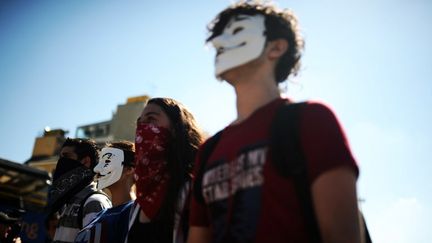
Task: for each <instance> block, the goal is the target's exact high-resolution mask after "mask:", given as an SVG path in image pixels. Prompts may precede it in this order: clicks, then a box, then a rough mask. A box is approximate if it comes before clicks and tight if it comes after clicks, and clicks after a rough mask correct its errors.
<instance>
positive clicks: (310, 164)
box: [188, 1, 360, 243]
mask: <svg viewBox="0 0 432 243" xmlns="http://www.w3.org/2000/svg"><path fill="white" fill-rule="evenodd" d="M209 32H210V37H209V38H208V39H207V41H208V42H211V44H213V46H214V48H215V50H216V58H215V74H216V78H217V79H219V80H225V81H227V82H228V83H229V84H230V85H232V86H233V87H234V89H235V93H236V99H237V102H236V108H237V119H236V120H235V121H233V122H232V123H231V124H230V125H228V126H227V127H226V128H225V129H223V130H222V131H221V132H220V133H218V135H217V136H215V137H213V138H210V139H209V140H208V141H207V142H206V143H205V144H204V145H203V146H202V147H201V148H200V151H199V152H198V156H197V163H195V175H194V179H195V181H194V183H193V186H194V188H195V190H196V191H194V193H193V197H192V201H191V216H190V231H189V241H188V242H189V243H198V242H199V243H203V242H231V243H232V242H320V241H321V240H322V242H359V240H360V233H359V232H360V227H359V219H358V209H357V197H356V179H357V176H358V167H357V165H356V162H355V160H354V158H353V156H352V154H351V152H350V149H349V146H348V144H347V142H346V138H345V135H344V132H343V130H342V129H341V127H340V125H339V122H338V120H337V119H336V117H335V115H334V114H333V112H332V111H331V109H329V108H328V106H326V105H324V104H322V103H319V102H306V103H305V104H304V105H303V106H301V109H300V108H299V109H300V110H299V121H298V123H299V126H298V127H297V128H298V129H296V130H298V131H296V133H298V136H299V137H300V139H299V141H298V142H299V143H301V144H300V147H301V149H302V152H303V153H304V155H305V158H306V161H305V163H306V168H307V174H308V175H307V176H305V177H304V180H306V181H308V188H310V191H311V197H312V200H313V205H314V208H313V210H314V212H315V215H316V222H317V224H318V226H317V227H318V231H319V235H317V239H315V240H317V241H315V240H314V239H312V237H311V234H309V229H308V226H307V224H306V217H305V216H304V214H303V212H304V211H303V209H302V206H303V205H301V204H302V202H301V200H300V198H299V197H298V194H297V192H296V187H295V185H294V182H293V179H292V178H289V177H283V176H281V171H278V170H277V169H276V168H278V169H279V168H280V166H279V164H277V163H276V162H279V160H272V156H269V155H271V149H270V145H269V144H270V142H271V140H270V139H271V137H270V132H271V128H272V122H273V119H274V117H275V115H276V114H277V112H278V111H279V108H281V107H283V106H290V105H292V103H293V102H292V101H291V100H289V99H286V98H282V97H281V94H280V91H279V87H278V84H279V83H281V82H283V81H285V80H286V79H287V78H288V76H289V75H295V74H296V73H297V71H298V69H299V67H300V57H301V54H302V49H303V40H302V38H301V36H300V34H299V30H298V26H297V20H296V17H295V15H294V14H293V13H292V12H291V11H289V10H285V9H279V8H277V7H275V6H273V5H271V4H260V3H256V2H246V3H245V2H244V1H242V2H240V3H238V4H235V5H233V6H230V7H228V8H227V9H225V10H224V11H222V12H221V13H219V15H218V16H217V17H216V18H215V20H214V21H213V22H212V23H211V25H209ZM291 107H292V106H291ZM296 107H297V106H296ZM289 135H290V134H286V137H284V138H283V139H286V140H288V141H290V140H293V138H290V137H289ZM216 138H217V139H219V140H217V139H216ZM214 141H217V142H216V143H215V142H214ZM208 144H212V145H214V144H216V145H215V146H212V148H213V150H212V151H210V152H209V151H208V150H206V148H208V147H207V146H208ZM204 153H206V156H203V154H204ZM204 157H206V158H204ZM201 159H203V160H201ZM204 160H205V161H204ZM282 162H283V164H285V163H290V160H289V158H288V159H286V160H283V161H282ZM284 168H286V166H285V167H284ZM288 173H289V172H288ZM283 174H286V173H285V172H284V173H283ZM318 238H321V240H319V239H318Z"/></svg>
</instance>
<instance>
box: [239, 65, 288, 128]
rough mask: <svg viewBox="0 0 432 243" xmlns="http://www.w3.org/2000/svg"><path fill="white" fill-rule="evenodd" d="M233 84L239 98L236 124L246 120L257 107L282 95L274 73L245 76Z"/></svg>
mask: <svg viewBox="0 0 432 243" xmlns="http://www.w3.org/2000/svg"><path fill="white" fill-rule="evenodd" d="M233 86H234V89H235V92H236V98H237V99H236V105H237V119H236V120H235V121H234V124H237V123H240V122H242V121H244V120H245V119H247V118H248V117H249V116H250V115H251V114H252V113H253V112H255V111H256V110H257V109H259V108H260V107H262V106H264V105H266V104H268V103H269V102H271V101H273V100H275V99H276V98H279V97H280V92H279V88H278V86H277V84H276V82H275V80H274V78H273V74H272V73H270V74H268V75H261V76H260V75H252V76H243V77H242V80H238V81H237V82H235V84H233Z"/></svg>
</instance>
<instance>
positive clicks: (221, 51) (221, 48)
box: [216, 42, 246, 56]
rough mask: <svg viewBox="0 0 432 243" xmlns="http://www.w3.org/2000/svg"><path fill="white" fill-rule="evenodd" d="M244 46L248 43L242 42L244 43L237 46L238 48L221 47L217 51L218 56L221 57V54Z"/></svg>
mask: <svg viewBox="0 0 432 243" xmlns="http://www.w3.org/2000/svg"><path fill="white" fill-rule="evenodd" d="M244 45H246V42H242V43H240V44H238V45H236V46H230V47H223V46H222V47H219V48H218V49H217V50H216V56H219V55H220V54H222V53H224V52H226V51H229V50H232V49H236V48H239V47H242V46H244Z"/></svg>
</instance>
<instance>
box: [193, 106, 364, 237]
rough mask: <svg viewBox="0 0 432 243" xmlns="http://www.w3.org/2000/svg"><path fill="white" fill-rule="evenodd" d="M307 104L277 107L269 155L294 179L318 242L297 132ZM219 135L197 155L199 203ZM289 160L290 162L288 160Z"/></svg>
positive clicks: (282, 172) (195, 190)
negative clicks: (207, 165) (204, 175)
mask: <svg viewBox="0 0 432 243" xmlns="http://www.w3.org/2000/svg"><path fill="white" fill-rule="evenodd" d="M306 105H307V103H306V102H301V103H285V104H283V105H281V106H280V107H279V108H278V110H277V111H276V114H275V117H274V119H273V121H272V125H271V128H270V141H269V151H270V153H269V156H271V161H272V163H273V166H274V167H275V169H276V171H277V172H278V173H279V175H280V176H282V177H284V178H288V177H292V178H293V181H294V186H295V190H296V193H297V196H298V198H299V200H300V204H301V205H302V207H303V212H304V215H305V218H306V227H307V230H308V231H309V235H310V236H311V241H312V242H321V235H320V232H319V227H318V222H317V220H316V215H315V210H314V207H313V202H312V194H311V191H310V184H309V181H308V179H307V168H306V162H305V161H306V159H305V155H304V154H303V152H302V149H301V144H300V134H299V133H298V131H299V129H298V128H299V125H300V124H299V122H300V119H299V117H300V116H299V113H300V110H301V109H302V108H303V107H305V106H306ZM221 134H222V131H219V132H218V133H216V134H215V135H214V136H213V137H211V138H210V139H209V140H208V141H207V142H206V143H205V144H204V145H203V146H202V148H201V151H202V152H201V157H200V158H199V159H200V167H199V168H198V171H197V172H198V173H197V178H196V181H197V182H199V183H195V184H194V186H193V193H194V196H195V198H196V200H197V201H198V202H200V203H204V202H205V201H204V197H203V195H202V185H201V181H202V177H203V173H204V170H205V165H206V162H207V161H208V159H209V157H210V155H211V153H212V151H213V149H214V148H215V147H216V145H217V143H218V141H219V139H220V136H221ZM287 134H289V135H287ZM287 138H290V139H287ZM288 160H289V161H290V162H291V163H287V161H288ZM359 215H360V218H361V220H362V224H363V228H364V229H363V232H362V237H363V238H364V240H365V242H366V243H371V242H372V240H371V238H370V235H369V231H368V229H367V226H366V222H365V220H364V217H363V214H362V213H361V212H359Z"/></svg>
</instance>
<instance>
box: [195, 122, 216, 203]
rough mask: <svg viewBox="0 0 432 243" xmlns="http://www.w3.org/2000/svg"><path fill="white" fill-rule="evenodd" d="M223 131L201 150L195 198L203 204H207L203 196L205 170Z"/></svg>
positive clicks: (207, 142)
mask: <svg viewBox="0 0 432 243" xmlns="http://www.w3.org/2000/svg"><path fill="white" fill-rule="evenodd" d="M221 134H222V131H219V132H218V133H216V134H215V135H213V137H211V138H209V139H208V140H207V141H206V142H205V143H204V144H203V145H202V146H201V148H200V150H201V153H200V154H199V157H198V159H199V168H198V170H196V174H195V176H196V178H195V180H194V181H195V182H194V184H193V186H192V187H193V188H192V190H193V196H194V197H195V200H196V201H197V202H199V203H201V204H204V203H205V200H204V197H203V195H202V179H203V174H204V170H205V166H206V164H207V161H208V159H209V158H210V155H211V153H212V152H213V150H214V149H215V147H216V145H217V143H218V142H219V139H220V137H221Z"/></svg>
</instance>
